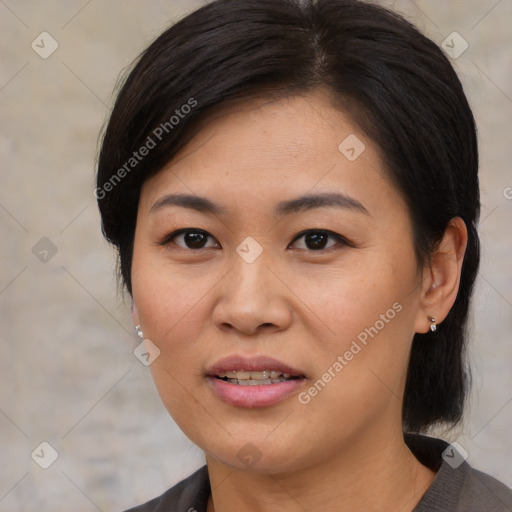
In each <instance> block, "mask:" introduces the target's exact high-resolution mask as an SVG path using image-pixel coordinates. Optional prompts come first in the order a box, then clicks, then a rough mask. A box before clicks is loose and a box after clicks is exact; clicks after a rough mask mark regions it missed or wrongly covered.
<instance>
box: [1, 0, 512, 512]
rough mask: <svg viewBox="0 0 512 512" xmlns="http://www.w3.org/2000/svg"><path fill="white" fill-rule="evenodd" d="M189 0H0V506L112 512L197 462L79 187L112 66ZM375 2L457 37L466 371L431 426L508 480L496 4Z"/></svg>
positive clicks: (506, 215)
mask: <svg viewBox="0 0 512 512" xmlns="http://www.w3.org/2000/svg"><path fill="white" fill-rule="evenodd" d="M202 3H203V2H201V1H199V0H196V1H191V0H183V1H172V2H171V1H166V2H164V1H157V0H153V1H146V2H142V1H139V2H137V1H135V0H124V1H123V2H121V1H108V2H107V1H105V0H90V1H86V0H81V1H69V0H66V1H64V0H62V1H48V2H36V1H22V0H20V1H15V0H0V33H1V34H2V36H1V41H0V45H1V61H0V109H1V111H0V112H1V113H0V116H1V117H0V165H1V170H0V177H1V186H0V237H1V242H0V261H1V265H0V312H1V328H0V342H1V345H0V350H1V360H0V375H1V377H0V379H1V385H0V433H1V434H0V460H1V461H2V463H1V464H0V510H1V511H5V512H8V511H20V510H24V511H28V510H38V511H40V512H44V511H55V510H63V509H66V510H80V511H84V512H88V511H95V510H101V511H104V512H106V511H118V510H123V509H125V508H128V507H129V506H132V505H134V504H136V503H140V502H142V501H145V500H147V499H150V498H152V497H154V496H156V495H157V494H160V493H161V492H162V491H164V490H165V489H167V488H168V487H170V486H171V485H172V484H174V483H176V482H177V481H179V480H181V479H182V478H183V477H185V476H187V475H188V474H190V473H191V472H192V471H193V470H194V469H195V468H197V467H199V466H200V465H202V464H203V462H204V458H203V455H202V452H201V450H200V449H199V448H197V447H196V446H194V445H193V444H192V443H190V441H188V439H187V438H186V437H185V436H184V435H183V433H181V431H180V430H179V429H178V428H177V426H176V425H175V424H174V422H173V421H172V419H171V418H170V417H169V416H168V414H167V412H166V411H165V409H164V407H163V406H162V404H161V403H160V400H159V398H158V395H157V393H156V391H155V389H154V386H153V383H152V380H151V377H150V373H149V369H148V368H146V367H144V366H143V365H142V364H141V363H140V362H139V361H138V360H137V359H136V358H135V357H134V355H133V353H132V351H133V350H134V348H135V347H136V346H137V345H138V340H137V338H136V336H135V335H134V333H133V331H132V325H131V321H130V316H129V301H125V302H123V300H122V299H120V298H119V297H118V296H117V294H116V283H115V278H114V257H113V252H112V250H111V249H110V247H109V246H108V245H107V244H106V242H104V241H103V239H102V237H101V234H100V228H99V226H100V220H99V215H98V213H97V207H96V201H95V198H94V196H93V188H94V182H93V175H94V165H95V155H96V151H97V139H98V133H99V131H100V128H101V126H102V124H103V122H104V121H105V119H106V116H107V114H108V112H109V105H111V103H112V99H113V96H112V90H113V87H114V84H115V81H116V78H117V76H118V74H119V72H120V71H121V70H122V68H123V67H124V66H126V65H127V64H129V63H130V61H131V60H132V59H133V58H135V57H136V56H137V55H138V54H139V52H140V51H141V50H142V49H143V48H144V47H145V46H146V45H147V44H148V43H149V42H150V41H151V40H153V39H154V37H156V36H157V35H158V34H159V33H160V32H161V31H162V30H163V29H164V28H166V27H167V26H168V24H169V23H171V22H172V21H175V20H177V19H178V18H179V17H181V16H183V15H184V14H186V13H188V12H190V11H192V10H193V9H195V8H196V7H198V6H200V5H202ZM387 5H392V6H394V7H395V9H397V10H399V11H400V12H403V13H405V14H406V15H407V17H408V18H409V19H410V20H411V21H413V22H414V23H415V24H416V25H417V26H418V27H419V28H420V29H421V30H422V31H423V32H424V33H426V34H427V35H428V36H429V37H431V38H432V39H433V40H434V41H435V42H436V43H438V44H439V45H441V43H442V42H443V40H444V39H445V38H446V37H447V36H448V35H449V34H450V33H452V32H453V31H457V32H459V33H460V34H461V35H462V36H463V38H464V39H465V40H466V41H467V42H468V43H469V48H468V49H467V50H466V51H465V52H464V53H463V54H462V55H461V56H460V57H458V58H457V59H452V62H453V64H454V66H455V68H456V70H457V71H458V73H459V76H460V77H461V79H462V81H463V84H464V87H465V90H466V92H467V95H468V97H469V100H470V103H471V105H472V107H473V109H474V113H475V116H476V119H477V123H478V125H479V138H480V152H481V174H480V176H481V190H482V221H481V225H480V235H481V239H482V246H483V250H482V267H481V271H480V274H479V277H478V282H477V290H476V297H475V299H476V300H475V302H474V315H473V321H472V324H473V341H472V345H471V350H470V352H471V357H472V361H473V371H474V379H475V382H474V389H473V394H472V399H471V404H470V407H469V408H468V414H467V420H466V422H465V423H464V425H463V426H462V427H459V428H457V429H455V430H454V431H452V432H441V435H443V436H444V437H445V438H446V439H448V440H450V441H454V440H457V441H458V442H459V443H460V444H461V445H462V446H463V447H464V448H465V449H466V450H467V451H468V452H469V459H468V460H469V462H470V463H472V464H473V465H475V466H476V467H478V468H479V469H482V470H484V471H486V472H489V473H490V474H492V475H494V476H496V477H498V478H499V479H501V480H502V481H503V482H505V483H507V484H508V485H509V486H511V485H512V473H511V472H510V460H511V458H512V440H511V439H512V438H511V435H510V429H511V419H512V405H511V400H512V375H511V371H510V367H511V361H512V344H511V343H510V332H511V331H512V309H511V308H512V268H511V265H510V253H511V236H510V221H511V218H512V217H511V214H512V200H511V199H507V196H508V198H510V197H512V189H510V188H507V187H512V175H511V172H510V167H509V165H510V164H509V162H510V161H512V145H511V140H510V119H511V115H512V99H511V98H512V48H511V45H512V35H511V29H510V20H511V19H512V0H500V1H497V0H478V1H477V0H471V1H469V0H459V1H450V2H446V1H445V0H430V1H427V0H423V1H420V0H418V1H416V2H413V1H410V0H405V1H397V2H393V3H391V2H388V3H387ZM43 31H46V32H48V33H49V34H51V36H52V37H53V38H54V39H55V40H56V41H57V42H58V45H59V47H58V49H57V50H56V51H55V53H53V54H52V55H51V56H50V57H49V58H47V59H43V58H41V57H40V56H39V55H38V54H37V53H36V52H35V51H34V50H33V49H32V48H31V43H32V41H33V40H35V39H36V38H37V36H38V35H39V34H40V33H41V32H43ZM36 42H37V41H36ZM46 48H48V46H46ZM43 237H47V238H48V239H49V240H51V243H52V244H53V246H54V247H55V249H57V252H56V254H54V255H52V251H51V249H52V247H53V246H52V245H49V244H48V242H47V241H42V242H40V240H41V238H43ZM38 242H39V245H37V246H36V250H33V247H34V246H35V245H36V244H37V243H38ZM55 249H54V250H55ZM44 250H48V251H49V252H48V253H44ZM34 252H35V254H34ZM45 259H46V260H47V261H44V260H45ZM42 441H47V442H49V443H50V444H51V445H52V446H53V447H54V449H55V450H56V451H57V452H58V455H59V456H58V458H57V460H56V461H55V462H54V463H53V464H52V465H51V466H50V467H49V468H48V469H46V470H45V469H42V468H41V467H39V466H38V465H37V464H36V462H34V460H33V459H32V458H31V452H32V451H33V450H34V449H35V448H36V447H37V446H38V445H39V444H40V443H41V442H42ZM37 453H40V451H39V452H37ZM45 457H48V451H47V452H46V453H45ZM41 460H42V459H41ZM45 460H47V459H45ZM64 504H65V505H64Z"/></svg>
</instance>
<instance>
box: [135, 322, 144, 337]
mask: <svg viewBox="0 0 512 512" xmlns="http://www.w3.org/2000/svg"><path fill="white" fill-rule="evenodd" d="M135 330H136V331H137V336H138V337H139V338H140V339H141V340H143V339H144V334H142V329H141V328H140V325H136V326H135Z"/></svg>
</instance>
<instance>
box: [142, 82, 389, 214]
mask: <svg viewBox="0 0 512 512" xmlns="http://www.w3.org/2000/svg"><path fill="white" fill-rule="evenodd" d="M334 189H337V191H339V192H342V193H346V194H348V195H351V196H356V195H361V194H362V195H363V196H366V199H367V200H368V201H370V202H371V200H372V198H371V196H372V193H373V195H376V196H382V192H383V191H387V192H388V195H389V194H393V193H394V194H395V195H397V192H396V191H393V187H392V186H391V184H390V183H389V180H388V178H387V176H386V173H385V171H384V166H383V163H382V159H381V156H380V150H379V148H378V147H377V146H376V145H375V144H374V143H373V142H372V141H371V140H370V139H368V137H367V136H366V135H365V134H364V133H363V132H362V130H361V129H360V128H359V126H357V124H356V123H355V122H354V121H352V119H351V118H350V117H349V116H348V115H347V114H345V113H343V112H341V111H340V110H338V109H337V108H335V107H334V106H333V104H332V102H331V100H330V98H329V96H328V94H326V93H325V92H323V91H315V92H313V93H309V94H304V95H300V96H299V95H295V96H290V97H284V98H275V97H274V98H269V97H256V98H251V99H250V100H245V101H243V102H237V103H236V104H229V105H220V106H219V107H217V108H215V109H214V110H213V111H211V112H210V113H209V115H208V116H206V117H205V118H204V119H202V120H201V122H200V124H198V125H197V127H196V135H195V136H194V137H193V138H192V139H191V140H190V141H189V143H188V144H187V145H186V146H185V147H184V148H182V149H181V151H180V152H179V153H178V154H177V155H176V156H175V157H174V158H173V159H172V160H171V161H170V162H169V164H168V165H167V166H165V167H164V169H162V171H160V172H158V173H157V174H156V175H154V176H152V177H151V178H150V179H149V180H147V182H146V183H145V184H144V187H143V194H142V196H141V200H142V199H143V198H144V199H146V202H147V203H148V204H147V206H148V207H151V205H152V204H153V203H154V202H155V201H157V200H158V198H159V196H161V195H162V194H163V193H165V192H169V191H183V192H187V193H197V194H200V195H210V196H213V197H216V198H220V197H225V198H226V199H228V198H230V199H232V200H234V201H236V199H237V198H241V197H244V198H246V199H249V198H251V197H252V198H254V199H259V200H260V205H261V201H262V200H265V199H267V198H270V195H271V194H274V193H275V194H276V195H281V196H283V195H291V196H300V195H304V194H305V193H307V192H308V191H314V192H316V191H322V192H325V191H330V190H334ZM395 199H396V198H395ZM364 201H365V199H364V198H362V199H361V202H362V203H364ZM149 203H151V204H149Z"/></svg>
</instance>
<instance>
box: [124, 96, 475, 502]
mask: <svg viewBox="0 0 512 512" xmlns="http://www.w3.org/2000/svg"><path fill="white" fill-rule="evenodd" d="M221 113H222V115H219V116H217V117H215V118H213V120H212V119H210V120H209V121H208V122H207V123H206V122H205V123H204V125H203V126H202V127H201V130H200V131H199V133H197V134H196V136H195V137H194V138H193V139H192V140H191V141H190V142H189V143H188V144H187V146H185V147H184V148H183V149H182V150H181V151H180V153H179V154H178V155H176V157H175V158H174V159H173V160H172V161H171V162H170V163H169V164H168V165H167V166H166V167H165V168H164V169H163V170H162V171H160V172H159V173H157V174H156V175H154V176H153V177H151V178H150V179H149V180H147V181H146V182H145V183H144V186H143V188H142V191H141V196H140V202H139V208H138V216H137V224H136V232H135V242H134V254H133V267H132V285H133V303H134V307H133V321H134V323H135V324H141V326H142V329H143V332H144V337H145V338H148V339H150V340H151V341H152V342H153V343H154V344H155V345H156V346H158V348H159V349H160V356H159V357H158V358H157V359H156V360H155V361H154V362H153V363H152V364H151V366H150V368H151V372H152V376H153V379H154V382H155V385H156V388H157V390H158V392H159V394H160V397H161V399H162V401H163V403H164V405H165V407H166V408H167V410H168V411H169V413H170V414H171V416H172V417H173V419H174V420H175V421H176V423H177V424H178V425H179V427H180V428H181V429H182V430H183V432H184V433H185V434H186V435H187V436H188V437H189V438H190V439H191V440H192V441H193V442H194V443H195V444H197V445H198V446H199V447H201V448H202V449H203V450H204V452H205V454H206V461H207V464H208V470H209V475H210V481H211V487H212V495H211V496H210V500H209V503H208V512H211V511H213V510H215V511H217V512H232V511H236V510H245V511H249V512H269V511H271V510H272V511H273V510H280V511H283V512H288V511H290V512H291V511H304V510H307V511H315V510H325V511H338V512H339V511H345V510H346V511H351V512H358V511H361V512H362V511H364V512H372V511H375V512H377V511H379V512H381V511H382V510H400V511H401V512H407V511H411V510H412V509H413V508H414V506H415V505H416V504H417V503H418V501H419V500H420V499H421V496H422V495H423V494H424V492H425V491H426V489H427V488H428V486H429V485H430V484H431V483H432V481H433V479H434V477H435V473H434V472H433V471H431V470H430V469H428V468H426V467H424V466H423V465H421V464H420V463H419V462H418V461H417V460H416V458H415V457H414V455H413V454H412V453H411V452H410V451H409V449H408V448H407V446H406V445H405V443H404V441H403V438H402V425H401V406H402V397H403V390H404V386H405V376H406V370H407V363H408V354H409V350H410V346H411V342H412V338H413V336H414V333H416V332H421V333H426V332H428V331H429V327H430V320H429V318H430V317H431V316H433V317H435V318H436V320H437V323H438V324H441V325H439V326H438V328H439V329H442V327H443V326H442V320H443V319H444V318H445V317H446V315H447V314H448V312H449V310H450V308H451V307H452V305H453V303H454V301H455V298H456V295H457V290H458V286H459V280H460V271H461V265H462V259H463V255H464V251H465V247H466V242H467V233H466V228H465V225H464V223H463V221H462V220H461V219H459V218H456V219H453V220H452V222H451V223H450V225H449V227H448V228H447V230H446V233H445V236H444V239H443V240H442V242H441V244H440V246H439V250H438V252H437V253H436V254H435V255H434V257H433V259H432V262H431V264H429V265H426V266H423V267H421V268H420V267H419V266H418V264H417V261H416V258H415V255H414V247H413V239H412V226H411V219H410V215H409V212H408V210H407V207H406V205H405V202H404V200H403V198H402V197H401V195H400V193H399V191H398V190H397V189H396V188H395V187H394V186H393V185H392V184H391V183H390V181H389V179H388V178H387V176H386V172H385V169H384V166H383V163H382V159H381V155H380V151H379V148H378V147H376V145H375V144H374V143H373V142H372V141H371V140H370V139H369V138H368V137H367V136H366V135H365V134H364V133H363V132H362V131H361V130H360V128H359V127H358V126H357V125H356V124H355V123H354V122H353V121H352V120H351V119H350V118H349V117H348V116H347V115H345V114H343V113H341V112H340V111H339V110H337V109H336V108H334V107H333V103H332V102H331V100H330V98H329V95H328V93H326V92H325V91H322V90H315V91H313V92H310V93H308V94H306V95H303V96H293V97H290V98H286V99H285V98H281V99H276V100H273V101H270V100H269V99H263V98H255V99H253V100H251V101H247V100H246V101H245V102H244V103H243V104H239V105H236V106H231V107H226V108H223V109H222V110H221ZM350 134H355V135H356V136H357V137H358V138H359V139H360V140H361V141H363V142H364V144H365V150H364V151H363V153H362V154H361V155H360V156H359V157H358V158H357V159H356V160H355V161H349V160H348V159H347V158H346V157H345V156H344V155H343V154H342V153H341V152H340V150H339V149H338V146H339V145H340V143H341V142H342V141H343V140H344V139H345V138H346V137H347V136H348V135H350ZM333 191H334V192H341V193H343V194H347V195H349V196H351V197H352V198H354V199H356V200H357V201H359V202H360V203H362V205H363V206H364V207H365V208H366V210H367V211H368V214H365V213H363V212H360V211H357V210H354V209H348V208H339V207H324V208H316V209H312V210H307V211H302V212H298V213H294V214H292V215H288V216H285V217H282V218H281V217H276V216H275V215H274V214H273V213H272V208H273V206H274V205H275V204H276V203H278V202H280V201H283V200H285V199H292V198H295V197H298V196H300V195H303V194H306V193H317V192H333ZM171 193H186V194H196V195H200V196H204V197H207V198H209V199H210V200H212V201H214V202H216V203H220V204H221V205H223V206H224V207H225V208H226V209H227V210H228V213H227V214H225V215H212V214H206V213H201V212H198V211H194V210H192V209H188V208H183V207H180V206H169V207H163V208H160V209H158V210H156V211H153V212H151V211H150V210H151V207H152V206H153V205H154V204H155V203H156V202H157V201H158V200H159V199H160V198H162V197H163V196H165V195H167V194H171ZM181 228H190V229H191V230H192V231H193V230H194V229H201V230H204V231H206V232H207V234H208V235H209V236H208V237H203V238H202V239H200V244H199V247H204V248H199V249H194V248H189V247H190V244H189V245H188V246H187V244H186V240H185V238H184V237H183V236H178V237H177V238H174V239H173V240H172V241H168V243H167V244H166V245H162V244H160V242H161V241H162V240H163V239H164V238H165V237H166V236H167V235H169V234H170V233H172V232H173V231H175V230H177V229H181ZM305 229H312V230H314V229H324V230H329V231H332V232H334V233H338V234H340V235H342V236H343V237H345V238H346V239H348V240H349V241H350V242H351V244H352V246H350V245H345V244H343V243H341V242H338V241H337V240H336V239H334V238H326V239H325V240H324V242H323V243H324V245H320V250H319V249H315V248H316V247H317V246H315V244H314V240H313V241H311V239H308V237H307V236H306V237H304V236H302V237H300V238H299V239H296V237H297V234H299V233H300V232H301V231H303V230H305ZM247 236H251V237H253V238H254V239H255V240H256V241H257V242H258V243H259V245H260V246H261V247H262V249H263V252H262V254H261V255H260V256H259V257H258V258H257V259H256V260H255V261H254V262H252V263H247V262H246V261H244V260H243V259H242V258H241V257H240V256H239V254H238V253H237V252H236V248H237V246H239V244H240V243H241V242H242V241H243V240H244V239H245V238H246V237H247ZM201 240H202V241H201ZM201 243H202V246H201ZM196 247H197V246H196ZM324 247H325V248H324ZM394 303H399V304H400V305H401V306H402V309H401V310H400V312H399V313H397V314H396V316H395V317H394V318H393V319H392V320H390V321H389V322H388V323H386V324H385V326H384V328H382V329H380V330H379V332H378V334H377V335H375V336H374V337H373V338H369V340H368V343H367V345H366V346H364V347H363V349H362V350H361V351H360V352H359V353H358V354H357V355H356V356H354V358H353V359H352V360H351V361H349V362H348V364H347V365H346V366H344V368H343V370H342V371H340V372H339V373H336V376H335V377H334V378H332V379H331V381H330V382H329V383H328V384H327V385H326V386H325V387H324V388H323V389H322V390H321V392H319V393H318V394H317V395H316V396H314V397H312V398H311V400H310V401H309V403H307V404H303V403H300V401H299V400H298V395H297V394H294V395H293V396H291V397H288V398H286V399H285V400H283V401H281V402H279V403H277V404H275V405H272V406H268V407H254V408H248V407H243V408H242V407H236V406H233V405H228V404H226V403H224V402H222V401H221V400H220V399H219V398H218V397H217V395H216V394H215V393H214V392H213V391H212V389H211V387H210V385H209V383H208V381H207V379H206V377H205V373H206V369H207V368H208V367H209V366H211V365H212V364H214V363H215V362H217V361H218V360H219V359H221V358H223V357H225V356H228V355H231V354H235V353H236V354H244V355H269V356H271V357H274V358H276V359H279V360H280V361H283V362H285V363H287V364H289V365H291V366H293V367H295V368H299V369H300V370H302V372H303V373H304V375H306V379H305V381H304V382H303V385H302V387H301V388H300V390H299V391H307V389H308V388H310V387H311V386H312V385H313V384H314V383H315V382H316V381H317V380H318V379H320V378H321V377H322V375H323V374H324V373H325V372H326V371H327V370H328V368H330V367H332V366H333V363H334V362H335V361H336V360H337V357H338V356H339V355H342V354H344V353H345V352H346V351H347V350H348V349H349V348H350V346H351V343H352V342H353V340H355V339H357V336H358V334H360V333H361V332H362V331H363V330H364V329H365V328H368V327H370V326H374V325H375V324H376V321H377V320H379V318H381V317H380V315H381V314H385V313H386V311H387V310H389V309H390V308H391V307H392V305H393V304H394ZM425 343H428V337H427V338H426V339H425ZM246 443H252V444H253V445H254V446H255V447H256V450H257V453H258V455H259V456H260V458H259V460H257V461H256V462H255V463H253V464H251V465H250V466H249V467H248V466H247V465H246V463H244V461H243V460H242V459H241V458H239V457H238V456H237V454H238V453H239V451H240V450H241V449H242V448H243V447H244V446H246Z"/></svg>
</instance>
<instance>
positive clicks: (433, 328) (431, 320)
mask: <svg viewBox="0 0 512 512" xmlns="http://www.w3.org/2000/svg"><path fill="white" fill-rule="evenodd" d="M429 320H430V322H431V324H430V330H431V331H432V332H434V331H435V330H436V329H437V323H436V319H435V318H434V317H433V316H431V317H430V318H429Z"/></svg>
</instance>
